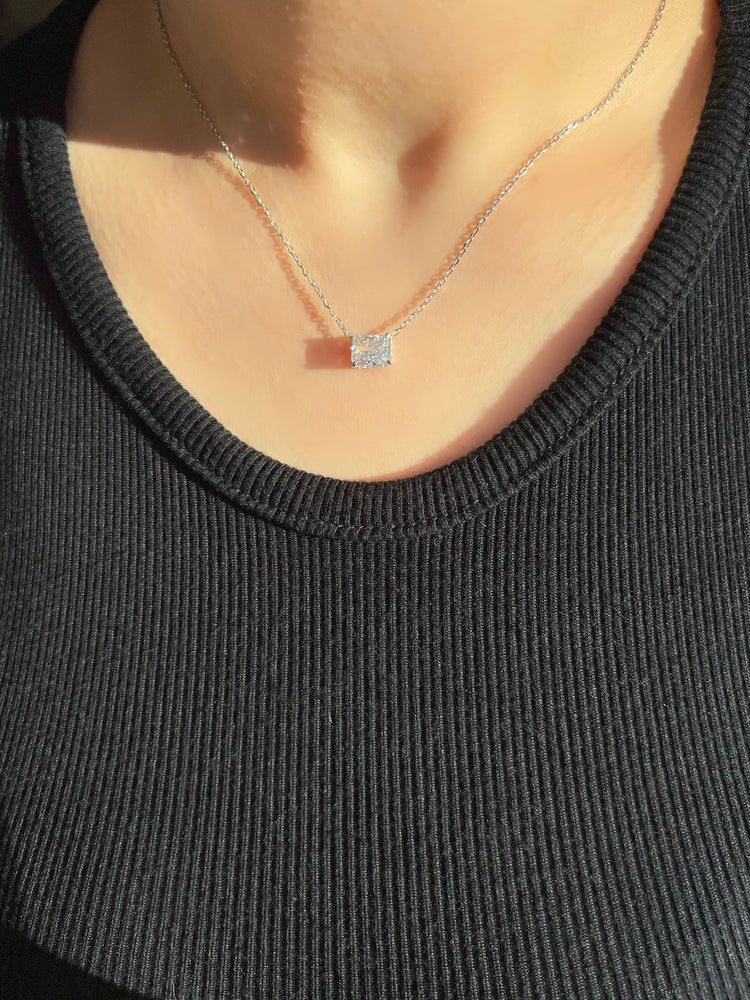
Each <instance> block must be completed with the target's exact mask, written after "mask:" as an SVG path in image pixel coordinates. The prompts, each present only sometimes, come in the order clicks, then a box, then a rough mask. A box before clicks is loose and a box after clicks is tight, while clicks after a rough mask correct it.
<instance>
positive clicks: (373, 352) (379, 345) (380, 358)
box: [352, 333, 393, 368]
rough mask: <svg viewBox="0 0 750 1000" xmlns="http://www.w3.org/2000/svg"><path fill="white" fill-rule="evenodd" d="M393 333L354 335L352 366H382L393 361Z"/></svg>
mask: <svg viewBox="0 0 750 1000" xmlns="http://www.w3.org/2000/svg"><path fill="white" fill-rule="evenodd" d="M392 339H393V335H392V334H391V333H366V334H364V335H363V336H362V337H352V366H353V367H354V368H382V367H384V366H385V365H389V364H390V363H391V341H392Z"/></svg>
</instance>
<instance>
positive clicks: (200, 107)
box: [154, 0, 666, 339]
mask: <svg viewBox="0 0 750 1000" xmlns="http://www.w3.org/2000/svg"><path fill="white" fill-rule="evenodd" d="M665 6H666V0H660V3H659V9H658V11H657V13H656V16H655V17H654V20H653V22H652V25H651V28H650V29H649V32H648V34H647V35H646V37H645V39H644V40H643V43H642V44H641V47H640V49H639V50H638V52H637V53H636V55H635V56H634V57H633V59H632V60H631V61H630V63H629V64H628V66H627V67H626V69H625V70H624V71H623V73H622V74H621V75H620V77H619V79H618V80H617V82H616V83H615V85H614V86H613V87H612V89H611V90H610V91H609V93H608V94H607V95H606V97H604V98H602V100H601V101H600V102H599V103H598V104H597V105H596V107H594V108H592V109H591V110H590V111H587V112H586V114H584V115H581V117H580V118H576V119H575V121H572V122H569V123H568V124H567V125H566V126H565V127H564V128H562V129H560V131H559V132H556V133H555V134H554V135H552V136H550V138H549V139H547V140H546V141H545V142H544V143H543V144H542V145H541V146H539V148H538V149H536V150H535V151H534V152H533V153H532V154H531V156H530V157H529V158H528V160H526V162H525V163H524V164H523V166H522V167H520V169H519V170H517V171H516V173H515V174H514V175H513V177H512V178H511V179H510V181H509V182H508V183H507V184H506V185H505V187H504V188H502V189H501V190H500V192H499V193H498V195H497V197H496V198H495V199H494V201H493V202H492V203H491V204H490V206H489V207H488V208H487V210H486V211H485V212H484V213H483V214H482V216H481V217H480V218H479V221H478V222H477V223H476V225H475V226H474V228H473V229H472V231H471V232H470V233H469V235H468V237H467V238H466V240H465V241H464V242H463V244H462V246H461V248H460V250H459V251H458V252H457V253H456V256H455V257H454V258H453V261H452V262H451V264H450V265H449V266H448V267H447V268H446V270H445V271H444V272H443V274H442V275H441V277H440V278H439V280H438V281H437V282H436V283H435V284H434V285H433V286H432V288H431V289H430V291H429V292H428V293H427V295H426V296H425V297H424V298H423V299H422V300H421V302H420V303H419V305H418V306H416V308H415V309H414V310H413V311H412V312H411V313H409V315H408V316H407V317H406V319H405V320H403V321H402V322H401V323H399V325H398V326H396V327H394V328H393V329H392V330H391V331H390V332H391V335H392V336H395V335H396V334H398V333H400V332H401V330H403V329H404V328H405V327H407V326H408V325H409V324H410V323H411V322H412V321H413V320H414V319H416V318H417V316H418V315H419V314H420V313H421V312H422V310H423V309H424V308H425V307H426V306H427V305H428V304H429V303H430V302H431V301H432V300H433V298H434V297H435V296H436V295H437V293H438V291H439V290H440V289H441V288H442V287H443V285H444V284H445V282H446V281H447V280H448V278H449V277H450V276H451V274H452V273H453V272H454V271H455V269H456V268H457V267H458V265H459V263H460V261H461V259H462V257H463V256H464V254H465V253H466V251H467V250H468V249H469V246H470V245H471V243H472V241H473V240H474V238H475V237H476V235H477V233H478V232H479V230H480V229H481V228H482V226H483V225H484V224H485V222H486V221H487V219H489V217H490V216H491V215H492V213H493V212H494V211H495V209H496V208H497V206H498V205H499V204H500V202H501V201H502V200H503V198H504V197H505V196H506V195H507V194H508V192H509V191H511V189H512V188H513V187H514V186H515V185H516V184H517V183H518V181H519V180H520V179H521V178H522V177H523V176H524V174H525V173H526V172H527V171H528V169H529V168H530V167H531V166H532V165H533V164H534V163H535V162H536V160H538V159H539V157H540V156H541V155H542V154H543V153H546V152H547V150H548V149H551V148H552V146H554V145H555V143H557V142H559V141H560V139H562V138H563V137H564V136H566V135H568V134H569V133H570V132H572V131H573V129H575V128H578V126H579V125H582V124H583V123H584V122H587V121H589V119H591V118H593V117H594V116H595V115H597V114H599V112H600V111H602V109H603V108H605V107H606V106H607V105H608V104H609V103H610V101H612V100H613V98H614V97H615V95H616V94H617V92H618V91H619V90H620V88H621V87H622V85H623V83H624V82H625V80H626V79H627V78H628V77H629V76H630V74H631V73H632V72H633V70H634V69H635V67H636V66H637V65H638V63H639V62H640V60H641V59H642V58H643V55H644V53H645V51H646V49H647V48H648V46H649V43H650V42H651V39H652V38H653V36H654V34H655V32H656V29H657V28H658V27H659V23H660V21H661V18H662V14H663V12H664V7H665ZM154 7H155V8H156V16H157V19H158V22H159V30H160V32H161V36H162V38H163V39H164V43H165V45H166V47H167V50H168V52H169V55H170V58H171V60H172V62H173V63H174V65H175V68H176V69H177V72H178V73H179V75H180V77H181V78H182V82H183V84H184V85H185V88H186V89H187V91H188V93H189V94H190V96H191V97H192V99H193V102H194V103H195V104H196V106H197V108H198V110H199V111H200V112H201V114H202V115H203V117H204V118H205V120H206V122H207V123H208V125H209V126H210V128H211V131H212V132H213V133H214V135H215V136H216V138H217V139H218V141H219V143H220V145H221V146H222V148H223V150H224V152H225V153H226V154H227V156H228V157H229V159H230V161H231V162H232V164H233V165H234V167H235V168H236V170H237V172H238V173H239V174H240V176H241V177H242V180H243V181H244V183H245V184H246V186H247V187H248V188H249V189H250V191H251V193H252V195H253V197H254V198H255V200H256V201H257V203H258V205H259V206H260V208H261V210H262V211H263V213H264V214H265V216H266V218H267V219H268V221H269V223H270V224H271V226H272V228H273V230H274V232H275V233H276V235H277V236H278V238H279V239H280V240H281V242H282V243H283V245H284V246H285V247H286V249H287V250H288V251H289V254H290V255H291V257H292V259H293V260H294V262H295V264H296V265H297V267H298V268H299V270H300V271H301V272H302V274H303V275H304V276H305V278H306V279H307V281H308V283H309V284H310V286H311V287H312V288H313V290H314V291H315V293H316V295H317V296H318V298H319V299H320V301H321V302H322V303H323V305H324V306H325V308H326V310H327V311H328V312H329V313H330V315H331V317H332V318H333V320H334V321H335V323H336V325H337V326H338V327H339V328H340V329H341V330H342V332H343V333H344V334H345V335H346V336H347V337H349V338H350V339H351V338H352V336H353V334H351V333H350V332H349V331H348V330H347V328H346V326H345V325H344V323H343V321H342V320H341V319H340V317H339V316H338V314H337V313H336V312H335V311H334V309H333V308H332V306H331V303H330V302H329V301H328V299H327V298H326V296H325V295H324V294H323V292H322V291H321V289H320V286H319V285H318V283H317V282H316V281H315V279H314V278H313V277H312V275H311V274H310V272H309V271H308V270H307V268H306V267H305V265H304V264H303V262H302V260H301V259H300V257H299V255H298V253H297V251H296V250H295V249H294V247H293V246H292V244H291V243H290V242H289V240H288V239H287V238H286V236H285V235H284V233H283V232H282V231H281V228H280V227H279V225H278V224H277V222H276V220H275V219H274V218H273V216H272V215H271V213H270V211H269V210H268V207H267V206H266V204H265V202H264V201H263V199H262V198H261V196H260V194H259V193H258V191H257V190H256V188H255V186H254V185H253V183H252V181H251V180H250V178H249V177H248V176H247V174H246V173H245V171H244V170H243V168H242V164H241V163H240V162H239V161H238V160H237V157H236V156H235V155H234V153H233V152H232V150H231V149H230V147H229V145H228V144H227V142H226V141H225V139H224V137H223V136H222V135H221V133H220V132H219V130H218V129H217V127H216V125H215V124H214V122H213V120H212V119H211V116H210V115H209V113H208V111H206V108H205V107H204V105H203V103H202V102H201V100H200V99H199V97H198V95H197V94H196V93H195V91H194V89H193V87H192V86H191V84H190V82H189V80H188V79H187V76H186V75H185V72H184V70H183V68H182V66H181V65H180V62H179V60H178V58H177V56H176V54H175V51H174V48H173V46H172V43H171V41H170V38H169V35H168V33H167V29H166V26H165V24H164V18H163V16H162V11H161V2H160V0H154Z"/></svg>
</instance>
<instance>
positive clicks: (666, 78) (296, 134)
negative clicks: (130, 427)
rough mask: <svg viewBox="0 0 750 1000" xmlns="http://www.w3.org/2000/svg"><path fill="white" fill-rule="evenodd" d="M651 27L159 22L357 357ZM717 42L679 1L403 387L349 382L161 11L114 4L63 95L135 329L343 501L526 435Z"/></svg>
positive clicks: (272, 15) (710, 12)
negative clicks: (377, 482) (520, 428)
mask: <svg viewBox="0 0 750 1000" xmlns="http://www.w3.org/2000/svg"><path fill="white" fill-rule="evenodd" d="M657 7H658V0H648V2H643V0H637V2H630V0H629V2H628V3H622V4H621V5H611V6H610V7H608V8H607V15H606V17H603V16H602V14H601V11H600V9H599V8H597V7H595V6H592V5H591V4H589V3H588V0H537V2H535V4H533V5H522V4H515V5H510V4H505V5H504V4H498V2H497V0H473V2H469V3H464V4H462V5H455V4H451V3H441V4H439V5H437V6H436V4H435V3H434V0H429V2H428V0H419V2H417V0H412V2H411V3H409V4H404V3H403V0H398V2H397V0H389V2H386V3H384V2H383V0H378V2H375V0H367V2H363V0H288V2H284V3H269V2H260V0H214V2H212V3H211V4H206V3H204V2H202V0H180V2H179V3H177V2H175V0H163V3H162V9H163V13H164V19H165V22H166V24H167V27H168V29H169V30H170V36H171V38H172V42H173V44H174V47H175V50H176V51H177V52H178V53H179V55H180V57H181V61H182V63H183V66H184V67H185V69H186V72H187V73H188V76H189V78H190V80H191V82H192V84H193V86H194V88H195V89H196V91H197V92H198V94H199V96H200V97H201V99H202V100H203V102H204V104H205V105H206V106H207V108H208V109H209V112H210V113H211V117H212V118H213V119H214V121H215V122H216V124H217V126H218V127H219V129H220V131H221V132H222V134H223V135H224V136H225V138H226V139H227V140H228V141H229V143H230V145H231V147H232V149H233V150H234V152H235V153H236V155H237V156H238V157H239V158H240V159H241V161H242V162H243V166H244V167H245V169H246V171H247V173H248V175H249V176H250V178H251V180H252V181H253V183H255V184H256V186H257V188H258V189H259V191H260V193H261V195H262V196H263V199H264V201H265V202H266V204H267V205H268V206H269V208H270V210H271V212H272V214H273V216H274V217H275V219H276V221H277V222H278V223H279V225H280V226H281V228H282V230H283V231H284V232H285V234H286V235H287V236H288V238H289V239H290V240H291V242H292V244H293V245H294V247H295V249H296V250H297V251H298V253H299V254H300V256H301V257H302V259H303V261H304V262H305V264H306V266H307V267H308V268H309V270H310V271H311V272H312V274H313V276H314V277H315V279H316V280H317V282H318V283H319V284H320V286H321V288H322V290H323V292H324V293H325V294H326V296H327V297H328V298H329V300H330V301H331V303H332V306H333V308H334V309H335V310H336V312H337V313H338V314H339V315H340V316H341V317H342V319H343V320H344V322H345V323H346V324H347V327H348V328H349V329H350V330H351V331H352V332H353V333H367V332H372V331H373V330H375V329H378V328H380V327H382V326H383V324H384V323H385V322H389V321H390V322H391V325H395V324H396V323H398V322H399V321H400V320H401V319H403V317H404V316H405V315H406V314H408V312H409V311H410V310H411V309H413V308H414V305H416V302H417V301H419V298H421V295H423V294H424V292H425V291H426V290H427V288H426V287H425V286H426V285H427V287H429V285H431V283H432V282H431V281H430V279H433V280H434V278H435V277H436V276H437V275H438V274H439V273H440V271H441V270H442V268H443V267H444V266H445V265H446V264H447V263H448V260H449V259H450V257H452V255H453V254H454V253H455V251H456V249H457V248H458V246H460V244H461V242H462V241H463V239H464V238H465V236H466V232H467V226H468V224H469V223H470V221H471V220H473V219H474V218H475V217H476V215H477V212H478V211H480V210H481V208H482V207H483V206H484V205H485V204H486V203H487V202H488V200H491V198H492V197H493V195H494V194H495V193H496V192H497V191H498V190H499V189H500V188H501V187H502V186H503V185H504V184H505V183H506V182H507V180H508V179H509V178H510V177H511V176H512V175H513V173H514V172H515V170H517V169H518V167H519V166H520V165H521V164H522V163H523V162H524V161H525V160H526V159H527V158H528V156H529V155H530V154H531V153H532V152H533V151H534V150H535V149H536V148H537V147H538V146H539V145H541V144H542V143H543V142H544V141H545V140H546V139H547V138H549V137H550V136H551V135H552V134H553V133H554V132H556V131H557V130H558V129H559V128H561V127H563V126H564V125H566V124H567V123H568V122H569V121H571V120H573V119H574V118H577V117H578V116H580V115H581V114H584V113H585V112H586V111H588V110H590V108H592V107H593V106H595V105H596V104H597V103H598V102H599V101H600V100H601V99H602V98H603V97H604V96H605V94H606V93H607V92H608V90H609V89H610V88H611V87H612V86H613V84H614V83H615V82H616V80H617V78H618V77H619V75H620V73H622V71H623V70H624V69H625V67H626V66H627V64H628V63H629V62H630V60H631V59H632V58H633V57H634V55H635V54H636V52H637V51H638V49H639V47H640V45H641V43H642V41H643V39H644V37H645V35H646V34H647V32H648V29H649V27H650V25H651V23H652V21H653V18H654V15H655V13H656V10H657ZM718 26H719V19H718V10H717V8H716V7H714V6H713V4H711V3H709V2H708V0H680V2H679V4H678V3H676V2H675V0H668V2H667V6H666V9H665V11H664V15H663V18H662V23H661V25H660V27H659V29H658V31H657V32H656V34H655V36H654V38H653V40H652V42H651V44H650V46H649V49H648V51H647V53H646V54H645V56H644V58H643V60H642V61H641V62H640V64H639V65H638V67H636V69H635V71H634V72H633V74H632V75H631V76H630V78H629V79H628V80H627V81H626V82H625V84H624V86H623V89H622V90H621V91H620V93H619V94H618V95H617V97H616V98H615V100H614V101H613V102H612V103H611V104H610V105H609V106H608V107H607V108H606V109H605V110H604V111H603V112H602V113H601V114H600V115H598V116H596V117H594V118H593V119H592V120H591V121H589V122H588V123H586V124H585V125H583V126H581V127H580V128H579V129H577V130H575V131H574V132H572V133H571V134H570V135H569V136H567V137H565V138H564V139H563V140H561V141H560V142H559V143H558V144H556V145H555V146H554V147H553V148H552V149H551V150H549V151H548V152H547V153H545V154H544V155H543V156H542V157H541V158H540V159H539V160H538V161H537V163H535V164H534V166H533V167H532V169H531V170H530V171H529V173H528V174H527V175H526V176H525V177H524V178H523V179H522V180H521V181H520V182H519V183H518V184H517V185H516V187H515V188H514V189H513V191H512V192H511V193H510V194H509V195H508V196H507V198H506V199H505V200H504V201H503V202H502V203H501V204H500V206H499V207H498V209H497V211H496V212H495V214H494V215H493V217H492V218H491V219H490V220H489V221H488V223H487V224H486V225H485V227H484V228H483V230H482V232H481V233H480V235H479V236H478V237H477V239H476V240H475V241H474V244H473V245H472V247H471V248H470V250H469V251H468V253H467V255H466V256H465V257H464V259H463V260H462V262H461V265H460V266H459V268H458V269H457V270H456V272H455V273H454V274H453V275H452V276H451V278H450V279H449V281H448V282H447V283H446V285H445V286H444V287H443V288H442V289H441V291H440V292H439V293H438V295H437V296H436V298H435V299H434V300H433V302H432V303H430V305H429V306H428V307H427V309H426V310H425V311H424V312H423V313H422V314H421V315H420V316H419V317H418V318H417V319H416V320H415V321H414V322H413V323H412V324H411V325H410V326H409V327H407V328H406V329H405V330H404V331H403V332H402V333H400V334H399V335H398V336H397V337H396V338H395V341H394V348H393V354H394V361H393V364H392V365H390V366H389V367H387V368H382V369H376V370H370V371H362V372H359V371H354V370H352V368H351V364H350V360H349V340H348V339H347V338H346V337H344V336H343V334H342V333H341V331H340V330H339V329H338V327H337V326H336V325H335V323H334V322H333V320H332V319H331V318H330V317H329V316H328V314H327V313H326V311H325V309H324V308H323V306H322V304H321V303H320V302H319V300H318V299H317V297H316V296H315V295H314V293H313V291H312V289H310V288H309V286H308V285H307V283H306V281H305V279H304V278H303V277H302V275H301V274H300V273H299V272H298V271H297V269H296V267H295V265H294V263H293V262H292V260H291V258H290V257H289V255H288V253H287V251H286V250H285V249H284V248H283V247H282V246H281V245H280V244H279V243H278V241H276V240H275V239H272V238H271V231H270V227H269V225H268V223H267V220H265V218H264V217H263V216H262V214H261V212H260V210H259V209H258V207H257V205H256V203H255V201H254V199H253V197H252V195H251V194H250V192H249V191H247V189H246V188H245V186H244V184H243V182H242V180H241V178H240V177H239V176H238V175H237V173H236V172H235V171H234V168H233V167H232V165H231V164H230V162H229V160H228V159H227V158H226V156H225V154H224V153H223V151H222V150H221V148H220V147H219V145H218V143H217V141H216V138H215V137H214V136H213V134H212V133H211V131H210V129H209V128H208V126H207V124H206V122H205V121H204V120H203V119H202V117H201V115H200V113H199V112H198V111H197V109H196V108H195V106H194V105H193V103H192V101H191V99H190V96H189V95H188V93H187V91H186V90H185V88H184V87H183V84H182V82H181V81H180V79H179V76H178V75H177V73H176V71H175V69H174V67H173V66H172V64H171V62H170V61H169V57H168V54H167V52H166V48H165V47H164V44H163V41H162V39H161V37H160V35H159V32H158V27H157V23H156V16H155V12H154V9H153V3H152V0H135V2H134V0H127V3H126V2H125V0H100V2H99V4H98V5H97V7H96V8H95V11H94V14H93V15H92V16H91V18H90V19H89V22H88V24H87V27H86V31H85V32H84V36H83V38H82V41H81V44H80V46H79V49H78V52H77V57H76V62H75V66H74V73H73V76H72V79H71V84H70V87H69V90H68V104H67V112H68V134H69V140H70V142H69V149H70V154H71V167H72V169H73V174H74V179H75V183H76V189H77V191H78V194H79V198H80V200H81V205H82V208H83V210H84V214H85V215H86V218H87V221H88V223H89V228H90V230H91V233H92V237H93V239H94V242H95V243H96V246H97V248H98V250H99V252H100V255H101V257H102V260H103V262H104V264H105V266H106V268H107V270H108V272H109V274H110V277H111V278H112V281H113V283H114V285H115V287H116V289H117V291H118V293H119V295H120V297H121V299H122V300H123V303H124V304H125V306H126V307H127V309H128V311H129V312H130V314H131V316H132V318H133V320H134V322H135V323H136V324H137V326H138V328H139V329H140V330H141V332H142V333H143V335H144V337H145V338H146V339H147V340H148V341H149V343H150V344H151V346H152V347H153V349H154V350H155V351H156V353H157V354H158V355H159V357H160V358H161V360H162V361H163V362H164V363H165V364H166V365H167V366H168V367H169V368H170V370H171V371H172V372H173V373H174V374H175V376H176V377H177V378H178V379H179V380H180V381H181V382H182V383H183V385H185V386H186V387H187V388H188V390H189V391H190V392H191V393H192V394H193V395H194V396H196V397H197V398H198V399H199V400H200V401H201V403H202V404H203V405H204V406H205V407H206V409H208V410H209V411H210V412H211V413H213V414H214V416H216V417H217V418H218V419H219V420H220V421H221V422H222V423H223V424H224V425H225V426H227V427H228V428H229V429H230V430H232V431H233V432H234V433H235V434H236V435H237V436H238V437H240V438H242V439H243V440H245V441H247V442H248V443H250V444H252V445H253V446H254V447H256V448H259V449H260V450H261V451H263V452H265V453H266V454H269V455H272V456H273V457H275V458H277V459H279V460H281V461H284V462H286V463H288V464H290V465H294V466H297V467H298V468H303V469H305V470H307V471H311V472H321V473H323V474H326V475H331V476H336V477H339V478H343V479H362V480H364V479H389V478H401V477H403V476H410V475H415V474H417V473H418V472H422V471H427V470H429V469H432V468H435V467H437V466H439V465H442V464H445V463H446V462H448V461H451V460H452V459H453V458H456V457H459V456H460V455H463V454H465V453H467V452H468V451H470V450H472V448H474V447H476V446H478V445H479V444H482V443H483V442H484V441H486V440H487V439H488V438H489V437H491V436H492V435H493V434H495V433H497V432H498V431H499V430H501V429H502V428H503V427H504V426H506V425H507V424H508V423H510V422H511V421H512V420H513V419H514V418H515V417H516V416H517V415H518V414H519V413H521V412H522V410H523V409H525V407H526V406H527V405H528V404H529V403H531V402H532V401H533V400H534V398H535V397H536V396H537V395H538V394H539V392H541V391H542V389H544V388H545V387H546V386H547V385H549V384H550V383H551V382H552V381H553V380H554V378H555V377H556V375H557V374H558V373H559V372H560V371H561V370H562V369H563V368H564V367H565V365H566V364H567V363H568V361H569V360H570V359H571V358H572V357H573V355H574V354H575V353H576V352H577V351H578V350H579V349H580V347H581V346H582V344H583V343H584V341H585V340H586V339H587V338H588V336H589V335H590V334H591V332H592V331H593V330H594V328H595V327H596V325H597V323H598V322H599V321H600V319H601V318H602V316H603V315H604V313H605V312H606V311H607V309H608V308H609V307H610V305H611V303H612V302H613V301H614V299H615V298H616V296H617V294H618V292H619V291H620V290H621V288H622V286H623V285H624V284H625V282H626V281H627V279H628V277H629V275H630V273H631V272H632V270H633V268H634V267H635V265H636V264H637V262H638V260H639V259H640V257H641V256H642V254H643V252H644V250H645V248H646V246H647V245H648V243H649V242H650V240H651V238H652V236H653V233H654V231H655V229H656V227H657V225H658V222H659V220H660V219H661V217H662V215H663V212H664V210H665V208H666V206H667V204H668V202H669V200H670V198H671V197H672V194H673V191H674V187H675V185H676V183H677V180H678V178H679V175H680V173H681V171H682V167H683V165H684V161H685V157H686V155H687V152H688V150H689V148H690V145H691V143H692V139H693V135H694V133H695V128H696V127H697V123H698V119H699V116H700V113H701V110H702V107H703V103H704V100H705V96H706V92H707V88H708V82H709V78H710V74H711V69H712V65H713V54H714V40H715V35H716V32H717V31H718ZM145 223H147V224H145ZM418 292H421V295H417V293H418ZM415 296H416V298H415Z"/></svg>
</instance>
